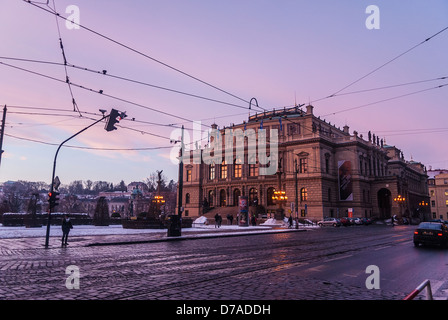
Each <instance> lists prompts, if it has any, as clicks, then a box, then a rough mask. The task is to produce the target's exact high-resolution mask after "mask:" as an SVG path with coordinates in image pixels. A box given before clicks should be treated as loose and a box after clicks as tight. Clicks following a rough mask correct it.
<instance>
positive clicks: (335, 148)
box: [178, 105, 429, 220]
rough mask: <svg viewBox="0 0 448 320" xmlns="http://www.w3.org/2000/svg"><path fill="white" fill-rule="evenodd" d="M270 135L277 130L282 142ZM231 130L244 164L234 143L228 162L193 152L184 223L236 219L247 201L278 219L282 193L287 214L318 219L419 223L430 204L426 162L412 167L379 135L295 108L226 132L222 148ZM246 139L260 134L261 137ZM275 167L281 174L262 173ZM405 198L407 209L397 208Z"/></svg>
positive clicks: (187, 167) (186, 171)
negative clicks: (215, 215) (241, 201)
mask: <svg viewBox="0 0 448 320" xmlns="http://www.w3.org/2000/svg"><path fill="white" fill-rule="evenodd" d="M214 128H217V126H216V125H214ZM226 129H227V131H226ZM260 129H264V130H265V133H266V156H268V158H269V157H270V162H269V163H268V164H265V162H264V160H263V161H260V160H261V159H260V154H258V148H259V147H260V145H261V144H260V143H262V142H263V141H264V140H263V139H260V138H261V137H262V136H260V135H259V134H260V132H262V131H260ZM270 129H272V130H276V132H277V133H278V135H277V139H275V138H276V137H275V134H274V131H271V130H270ZM228 130H232V132H237V131H238V130H239V131H238V132H243V133H244V138H243V139H244V148H243V154H244V156H243V157H237V154H238V150H241V149H238V147H237V146H238V142H237V140H236V138H234V139H233V141H234V145H233V148H232V150H233V158H229V157H228V156H227V157H226V158H224V152H223V158H222V159H221V161H215V162H210V161H209V159H210V158H208V161H206V157H204V153H205V151H206V150H205V149H200V150H198V149H197V150H193V151H190V153H189V156H190V158H189V159H188V156H187V157H186V159H185V158H184V162H183V184H182V204H181V206H182V207H183V209H184V213H183V215H184V216H189V217H197V216H201V215H203V214H204V213H205V212H207V211H209V210H215V211H218V210H219V211H220V212H227V213H231V214H234V215H236V214H237V212H238V197H239V196H247V197H248V199H249V203H250V205H251V206H253V208H252V210H253V211H252V212H256V213H257V214H258V215H261V216H269V215H271V216H272V214H274V213H277V214H278V213H279V210H278V209H279V205H278V204H277V203H276V202H275V201H274V200H273V195H274V192H275V191H276V190H277V191H278V190H283V191H285V192H286V196H287V197H288V199H287V201H286V203H283V204H282V208H283V212H284V215H287V216H289V214H291V213H292V215H293V216H294V215H298V216H299V217H300V216H301V217H305V218H309V219H312V220H317V219H322V218H323V217H343V216H353V217H374V218H388V217H390V216H391V215H393V214H396V215H397V216H399V217H402V216H408V217H412V216H413V215H414V214H415V213H416V212H417V208H418V207H419V206H418V204H419V202H420V201H422V200H426V201H429V195H428V184H427V178H428V176H427V173H426V169H425V167H424V166H423V165H422V164H421V163H418V162H414V161H406V160H405V159H404V156H403V153H402V152H401V150H400V149H398V148H396V147H395V146H390V145H387V144H386V143H385V141H384V140H383V139H380V138H379V137H377V136H375V134H371V133H370V132H369V133H368V134H366V136H363V135H359V134H358V133H357V132H356V131H353V132H351V133H350V130H349V127H348V126H345V127H343V128H342V129H340V128H338V127H336V126H335V125H333V124H331V123H329V122H326V121H325V120H323V119H320V117H316V116H315V115H314V114H313V106H311V105H308V106H307V107H306V111H304V110H302V109H300V108H299V107H292V108H285V109H281V110H273V111H270V112H264V113H258V114H255V115H252V116H250V117H249V119H248V121H247V122H246V121H244V122H242V123H240V124H234V125H232V126H230V127H228V128H220V129H219V133H220V135H219V139H220V140H219V141H220V142H217V143H223V144H224V143H225V141H226V139H225V138H226V136H225V135H226V132H227V133H228V132H229V131H228ZM247 132H252V133H255V137H251V136H250V135H249V134H246V133H247ZM252 138H254V139H252ZM276 140H277V141H278V143H276V145H275V146H276V147H277V149H275V148H274V143H275V142H276ZM228 141H229V140H228ZM230 141H231V140H230ZM254 141H255V144H256V146H257V152H255V151H254V150H255V149H254V148H253V143H254ZM211 142H213V137H212V139H211ZM251 143H252V145H251ZM222 149H223V150H224V149H225V146H224V145H223V146H222ZM271 151H272V152H271ZM198 152H199V154H201V155H202V156H203V159H201V158H199V160H200V161H198V157H197V156H196V158H195V159H194V154H196V155H198ZM209 153H210V150H208V153H207V154H209ZM212 153H213V152H212ZM212 153H210V154H212ZM271 153H272V154H271ZM276 156H277V157H276ZM194 160H196V161H194ZM226 160H227V161H226ZM229 160H230V161H229ZM275 162H276V168H275V169H276V170H275V171H274V172H275V173H273V174H269V175H262V174H260V172H261V171H262V170H263V169H266V168H267V167H269V166H270V165H273V164H274V163H275ZM274 167H275V166H274ZM271 169H272V168H271ZM268 171H269V170H268ZM271 172H272V170H271ZM399 195H400V196H401V197H402V198H404V199H405V200H404V201H403V202H398V201H394V199H395V198H397V197H398V196H399ZM178 205H179V203H178ZM254 207H255V208H256V210H255V211H254ZM211 208H215V209H211ZM217 208H218V209H217ZM224 208H225V210H224Z"/></svg>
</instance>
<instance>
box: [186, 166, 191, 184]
mask: <svg viewBox="0 0 448 320" xmlns="http://www.w3.org/2000/svg"><path fill="white" fill-rule="evenodd" d="M188 181H191V169H188V170H187V182H188Z"/></svg>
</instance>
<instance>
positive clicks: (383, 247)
mask: <svg viewBox="0 0 448 320" xmlns="http://www.w3.org/2000/svg"><path fill="white" fill-rule="evenodd" d="M390 247H391V246H382V247H379V248H376V249H373V250H375V251H377V250H382V249H386V248H390Z"/></svg>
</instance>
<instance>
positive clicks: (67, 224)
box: [62, 215, 73, 246]
mask: <svg viewBox="0 0 448 320" xmlns="http://www.w3.org/2000/svg"><path fill="white" fill-rule="evenodd" d="M71 229H73V225H72V222H71V221H70V218H69V217H68V215H64V218H63V219H62V246H64V245H65V246H66V245H68V242H67V240H68V234H69V232H70V230H71Z"/></svg>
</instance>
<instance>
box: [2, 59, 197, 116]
mask: <svg viewBox="0 0 448 320" xmlns="http://www.w3.org/2000/svg"><path fill="white" fill-rule="evenodd" d="M0 65H4V66H7V67H10V68H14V69H18V70H21V71H24V72H28V73H31V74H34V75H37V76H40V77H44V78H47V79H50V80H53V81H57V82H60V83H66V82H65V81H63V80H61V79H58V78H55V77H52V76H49V75H46V74H43V73H40V72H36V71H32V70H29V69H25V68H22V67H18V66H14V65H11V64H9V63H5V62H1V61H0ZM70 84H71V85H72V86H76V87H78V88H81V89H83V90H87V91H90V92H93V93H97V94H100V95H103V96H105V97H109V98H111V99H114V100H118V101H121V102H125V103H127V104H131V105H134V106H137V107H140V108H143V109H147V110H151V111H153V112H156V113H160V114H164V115H166V116H170V117H173V118H177V119H179V120H184V121H190V122H192V120H190V119H187V118H184V117H181V116H177V115H175V114H172V113H169V112H165V111H161V110H158V109H155V108H152V107H148V106H145V105H143V104H140V103H136V102H132V101H130V100H127V99H123V98H119V97H116V96H113V95H110V94H107V93H104V91H103V90H93V89H91V88H87V87H84V86H81V85H78V84H76V83H73V82H70Z"/></svg>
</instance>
